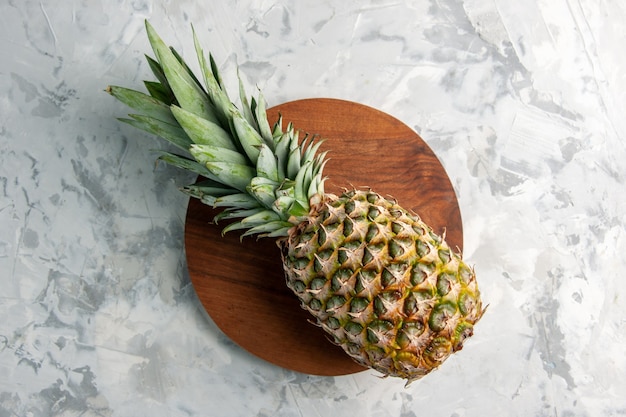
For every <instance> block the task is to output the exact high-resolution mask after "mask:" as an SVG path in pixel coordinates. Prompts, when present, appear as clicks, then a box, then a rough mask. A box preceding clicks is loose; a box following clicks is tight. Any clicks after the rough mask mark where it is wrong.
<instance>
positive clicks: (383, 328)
mask: <svg viewBox="0 0 626 417" xmlns="http://www.w3.org/2000/svg"><path fill="white" fill-rule="evenodd" d="M392 329H393V324H391V323H390V322H388V321H386V320H374V321H373V322H371V323H370V324H369V326H367V340H368V341H369V342H370V343H378V342H379V340H380V339H381V338H386V336H387V335H386V333H388V332H389V331H390V330H392Z"/></svg>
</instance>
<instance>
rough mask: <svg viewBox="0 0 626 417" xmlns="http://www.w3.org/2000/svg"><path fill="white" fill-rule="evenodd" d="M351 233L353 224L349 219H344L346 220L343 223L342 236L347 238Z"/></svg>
mask: <svg viewBox="0 0 626 417" xmlns="http://www.w3.org/2000/svg"><path fill="white" fill-rule="evenodd" d="M353 231H354V222H353V220H352V219H350V218H349V217H346V219H345V220H344V221H343V236H344V237H348V236H350V235H351V234H352V232H353Z"/></svg>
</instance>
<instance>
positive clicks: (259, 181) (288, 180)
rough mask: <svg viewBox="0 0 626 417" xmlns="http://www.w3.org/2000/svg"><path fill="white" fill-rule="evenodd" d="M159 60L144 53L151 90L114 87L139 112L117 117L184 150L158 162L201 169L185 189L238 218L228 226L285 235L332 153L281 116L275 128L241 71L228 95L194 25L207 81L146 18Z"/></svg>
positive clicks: (316, 188) (317, 191)
mask: <svg viewBox="0 0 626 417" xmlns="http://www.w3.org/2000/svg"><path fill="white" fill-rule="evenodd" d="M146 31H147V34H148V39H149V41H150V45H151V46H152V49H153V51H154V54H155V57H156V59H153V58H150V57H148V56H146V59H147V61H148V64H149V66H150V68H151V70H152V72H153V73H154V75H155V77H156V79H157V81H145V82H144V84H145V87H146V89H147V90H148V94H145V93H142V92H139V91H135V90H132V89H128V88H124V87H118V86H109V87H108V88H107V92H109V93H110V94H111V95H113V96H114V97H115V98H117V99H118V100H120V101H121V102H123V103H125V104H126V105H128V106H129V107H131V108H132V109H133V110H135V111H137V112H138V114H129V118H121V119H119V120H121V121H123V122H125V123H128V124H130V125H132V126H134V127H136V128H139V129H141V130H144V131H146V132H149V133H152V134H155V135H157V136H160V137H162V138H164V139H166V140H167V141H169V142H170V143H172V144H173V145H175V146H176V147H177V148H179V149H180V150H182V151H183V152H182V153H173V152H167V151H160V156H159V157H158V159H159V160H162V161H164V162H166V163H168V164H171V165H173V166H176V167H179V168H182V169H185V170H187V171H190V172H193V173H196V174H198V175H199V177H198V178H199V179H198V181H197V182H196V183H194V184H190V185H187V186H185V187H182V191H183V192H185V193H187V194H188V195H190V196H192V197H196V198H199V199H201V201H202V202H203V203H205V204H208V205H211V206H213V207H219V208H223V211H222V212H220V213H219V214H218V215H217V216H215V218H214V221H216V222H217V221H219V220H224V219H236V221H235V222H233V223H230V224H229V225H228V226H226V227H225V228H224V229H223V233H226V232H228V231H231V230H238V229H247V230H246V231H245V232H244V233H243V234H242V237H243V236H247V235H254V234H256V235H259V236H270V237H281V236H287V234H288V230H289V229H290V228H291V227H293V226H294V225H295V224H297V223H299V222H300V220H299V219H301V218H302V217H304V216H306V215H307V214H308V212H309V209H310V205H311V201H312V199H313V198H314V197H316V196H321V195H323V194H324V181H325V178H324V177H323V175H322V171H323V168H324V165H325V163H326V159H325V157H326V153H325V152H323V153H318V150H319V146H320V144H321V141H319V140H316V138H315V137H309V136H306V137H305V138H304V139H303V140H302V143H299V138H298V131H296V130H295V129H294V127H293V125H292V124H291V123H289V125H288V126H287V129H286V130H283V126H282V117H281V116H279V118H278V121H277V122H276V123H275V124H274V126H273V128H272V127H270V124H269V121H268V119H267V114H266V102H265V99H264V98H263V95H262V94H261V92H259V95H258V99H257V100H255V98H254V97H251V99H250V100H249V101H248V99H247V96H246V93H245V89H244V86H243V82H242V81H241V77H239V100H240V107H241V108H238V107H237V106H236V105H235V104H234V103H233V102H232V101H231V99H230V98H229V97H228V94H227V92H226V90H225V89H224V84H223V81H222V79H221V77H220V74H219V72H218V69H217V66H216V64H215V61H214V59H213V56H211V55H210V54H209V61H208V62H207V60H206V58H205V55H204V52H203V50H202V48H201V47H200V43H199V42H198V38H197V36H196V33H195V31H193V28H192V31H193V39H194V46H195V50H196V55H197V57H198V63H199V66H200V70H201V73H202V79H203V81H204V84H203V83H201V82H200V80H199V78H198V77H197V76H196V75H195V74H194V73H193V71H192V70H191V69H190V68H189V66H188V65H187V64H186V63H185V61H184V60H183V59H182V57H181V56H180V55H179V54H178V53H177V52H176V51H175V50H174V49H173V48H171V47H168V46H167V45H166V44H165V43H164V42H163V40H162V39H161V38H160V37H159V35H158V34H157V33H156V31H155V30H154V28H153V27H152V26H151V25H150V24H149V23H148V22H147V21H146Z"/></svg>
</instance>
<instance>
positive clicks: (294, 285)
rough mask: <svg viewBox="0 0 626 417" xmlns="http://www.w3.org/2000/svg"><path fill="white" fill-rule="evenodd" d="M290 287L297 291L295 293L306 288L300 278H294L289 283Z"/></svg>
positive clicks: (299, 292) (301, 291)
mask: <svg viewBox="0 0 626 417" xmlns="http://www.w3.org/2000/svg"><path fill="white" fill-rule="evenodd" d="M291 286H292V289H293V290H294V291H295V292H296V293H297V294H301V293H303V292H304V290H306V284H305V283H304V282H302V281H300V280H295V281H293V283H292V284H291Z"/></svg>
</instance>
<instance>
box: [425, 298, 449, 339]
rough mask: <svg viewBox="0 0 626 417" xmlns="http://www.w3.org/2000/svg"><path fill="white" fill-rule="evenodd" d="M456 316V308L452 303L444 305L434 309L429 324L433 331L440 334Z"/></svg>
mask: <svg viewBox="0 0 626 417" xmlns="http://www.w3.org/2000/svg"><path fill="white" fill-rule="evenodd" d="M455 314H456V306H455V305H454V304H452V303H448V302H446V303H442V304H439V305H437V306H435V308H433V311H432V313H431V314H430V319H429V320H428V324H429V326H430V328H431V329H433V330H434V331H436V332H440V331H442V330H443V329H445V328H446V325H447V324H448V321H449V320H450V319H451V318H452V317H453V316H454V315H455Z"/></svg>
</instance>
